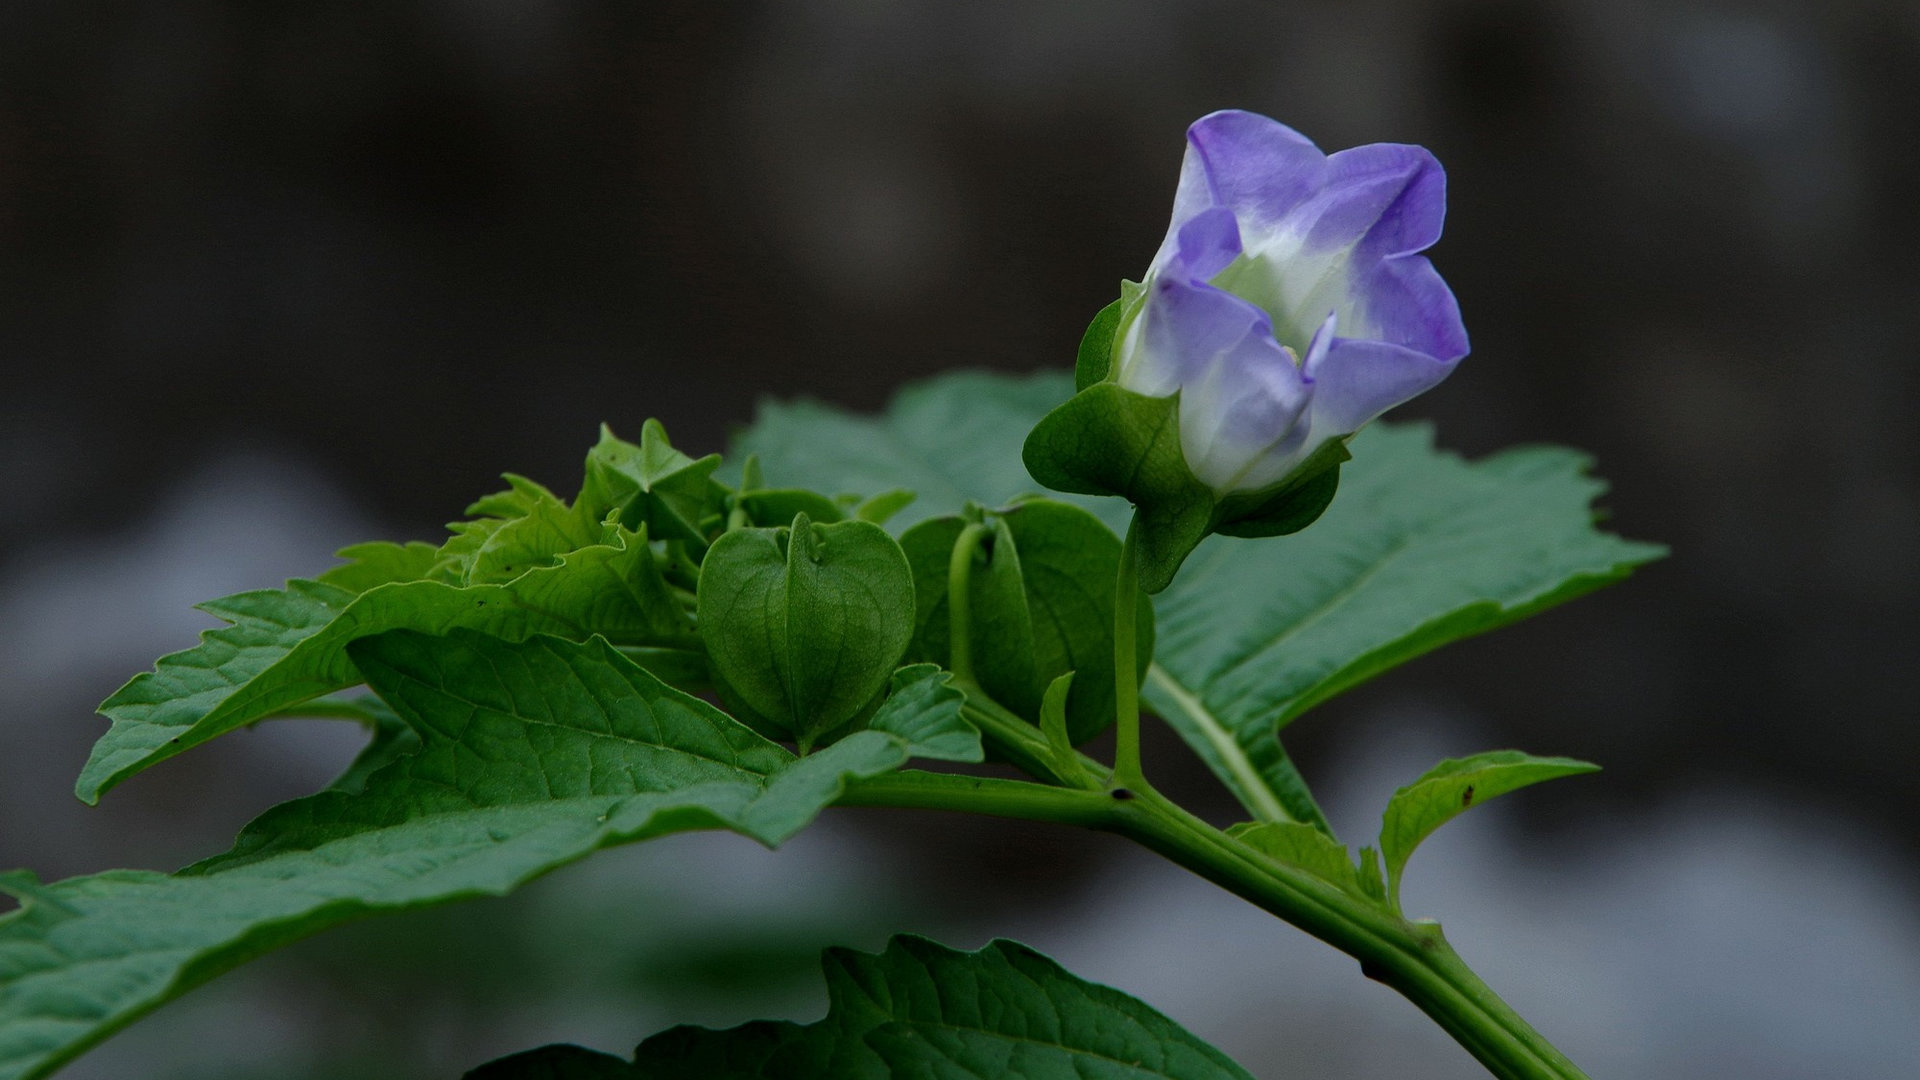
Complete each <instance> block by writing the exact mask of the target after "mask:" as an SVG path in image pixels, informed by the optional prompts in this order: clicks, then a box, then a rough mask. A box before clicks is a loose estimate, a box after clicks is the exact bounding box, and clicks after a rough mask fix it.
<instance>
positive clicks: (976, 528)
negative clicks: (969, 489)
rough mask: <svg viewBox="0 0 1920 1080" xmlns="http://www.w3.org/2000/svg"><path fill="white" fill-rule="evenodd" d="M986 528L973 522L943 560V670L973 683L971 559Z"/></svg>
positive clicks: (963, 530) (961, 533)
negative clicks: (945, 666) (945, 618)
mask: <svg viewBox="0 0 1920 1080" xmlns="http://www.w3.org/2000/svg"><path fill="white" fill-rule="evenodd" d="M985 535H987V527H986V526H985V525H982V524H980V523H979V522H977V521H976V522H974V523H972V524H970V525H968V526H967V527H966V528H964V529H961V530H960V535H959V537H958V538H957V539H955V540H954V542H953V555H952V556H951V557H949V558H948V560H947V628H948V634H947V650H948V652H947V670H949V671H951V672H953V674H954V676H955V677H956V678H958V679H960V680H961V681H964V682H973V681H974V678H973V592H972V589H973V556H974V553H976V552H978V551H979V550H980V538H981V537H983V536H985Z"/></svg>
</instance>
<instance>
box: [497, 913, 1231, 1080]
mask: <svg viewBox="0 0 1920 1080" xmlns="http://www.w3.org/2000/svg"><path fill="white" fill-rule="evenodd" d="M824 966H825V968H826V974H827V996H828V1001H829V1004H828V1006H827V1015H826V1018H825V1019H823V1020H821V1021H819V1022H818V1023H815V1024H810V1025H806V1026H804V1027H803V1026H801V1025H798V1024H793V1023H785V1022H768V1021H760V1022H757V1023H751V1024H746V1025H743V1026H741V1027H737V1028H733V1029H731V1030H728V1031H710V1030H707V1029H704V1028H692V1027H679V1028H673V1029H671V1030H669V1031H665V1032H662V1033H661V1034H659V1035H655V1036H654V1037H652V1038H650V1039H648V1040H647V1041H646V1042H644V1043H641V1044H640V1048H639V1050H638V1051H636V1053H635V1055H634V1062H633V1064H632V1065H631V1066H628V1069H629V1070H630V1071H627V1072H619V1071H614V1070H613V1068H612V1065H611V1064H610V1063H609V1062H608V1061H607V1060H606V1059H604V1058H603V1057H601V1056H599V1055H592V1054H589V1053H586V1052H582V1051H579V1050H578V1049H577V1048H567V1047H550V1048H547V1049H546V1050H543V1051H535V1052H533V1053H532V1054H523V1055H516V1056H515V1057H514V1058H508V1059H504V1060H503V1061H500V1062H496V1063H494V1065H491V1066H486V1067H483V1068H482V1069H480V1070H476V1071H475V1072H473V1073H470V1074H468V1075H469V1080H540V1078H548V1077H550V1078H552V1080H601V1078H605V1080H668V1078H680V1077H699V1078H700V1080H818V1078H822V1077H833V1078H834V1080H887V1078H889V1077H900V1076H926V1077H936V1076H937V1077H941V1078H942V1080H1067V1078H1076V1077H1098V1078H1110V1080H1251V1078H1250V1077H1249V1076H1248V1074H1247V1073H1246V1071H1245V1070H1243V1069H1241V1068H1240V1067H1239V1066H1238V1065H1235V1064H1234V1063H1233V1062H1232V1061H1231V1060H1229V1059H1228V1058H1227V1057H1226V1055H1224V1054H1222V1053H1220V1051H1218V1050H1215V1049H1214V1048H1213V1047H1211V1046H1208V1045H1207V1044H1206V1043H1204V1042H1202V1041H1200V1040H1199V1039H1197V1038H1195V1037H1194V1036H1193V1035H1192V1034H1190V1033H1188V1032H1187V1031H1185V1030H1183V1029H1182V1028H1181V1027H1180V1026H1179V1025H1177V1024H1175V1023H1174V1022H1173V1021H1171V1020H1169V1019H1167V1018H1166V1017H1165V1016H1162V1015H1161V1014H1159V1013H1157V1012H1155V1011H1154V1010H1153V1009H1151V1008H1149V1007H1148V1006H1146V1005H1144V1004H1142V1003H1141V1002H1140V1001H1138V1000H1136V999H1134V998H1131V997H1129V996H1127V995H1126V994H1123V993H1120V992H1119V991H1117V990H1111V989H1108V988H1107V987H1104V986H1099V985H1096V984H1094V983H1090V982H1086V981H1085V980H1082V979H1078V978H1075V977H1074V976H1073V975H1071V974H1069V973H1067V972H1066V971H1065V970H1064V969H1062V968H1061V967H1060V965H1058V964H1056V963H1054V962H1053V961H1052V960H1049V959H1047V958H1046V957H1044V956H1042V955H1040V954H1039V953H1037V952H1034V951H1033V950H1032V949H1029V948H1027V947H1026V946H1024V945H1019V944H1016V943H1014V942H1011V941H995V942H992V943H991V944H989V945H987V946H986V947H985V948H983V949H981V950H979V951H978V952H971V953H965V952H958V951H955V950H952V949H948V948H945V947H944V946H941V945H938V944H935V943H934V942H931V941H928V940H926V939H925V938H919V937H913V936H909V935H902V936H900V937H896V938H894V939H893V941H892V942H891V943H889V944H888V946H887V949H886V951H885V952H883V953H881V954H879V955H878V956H870V955H866V954H863V953H856V952H851V951H848V950H845V949H830V950H828V951H827V954H826V957H825V960H824ZM510 1064H511V1065H512V1066H513V1067H512V1068H507V1066H509V1065H510ZM541 1069H548V1070H554V1071H547V1072H541V1071H538V1070H541ZM594 1069H601V1070H606V1071H602V1072H594V1071H591V1070H594ZM564 1070H575V1071H564Z"/></svg>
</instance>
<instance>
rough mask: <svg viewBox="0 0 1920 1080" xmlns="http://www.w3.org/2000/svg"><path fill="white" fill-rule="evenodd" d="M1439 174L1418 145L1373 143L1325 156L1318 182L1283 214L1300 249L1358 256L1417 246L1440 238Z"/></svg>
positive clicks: (1442, 177) (1443, 184)
mask: <svg viewBox="0 0 1920 1080" xmlns="http://www.w3.org/2000/svg"><path fill="white" fill-rule="evenodd" d="M1446 210H1447V174H1446V171H1445V170H1443V169H1441V168H1440V163H1439V162H1438V161H1435V160H1434V157H1433V155H1432V154H1430V153H1428V152H1427V150H1426V149H1425V148H1424V147H1419V146H1403V145H1400V144H1397V143H1374V144H1372V145H1370V146H1356V147H1354V148H1353V149H1351V150H1342V151H1340V152H1339V153H1337V154H1334V155H1333V156H1332V157H1330V158H1328V159H1327V171H1326V176H1325V180H1324V182H1323V186H1322V187H1321V189H1320V190H1319V191H1318V192H1316V193H1315V194H1314V196H1313V197H1312V198H1311V199H1308V200H1306V201H1305V202H1303V203H1302V204H1301V205H1300V206H1299V207H1297V208H1296V209H1295V210H1294V211H1293V213H1292V214H1291V215H1290V216H1289V224H1290V225H1291V227H1292V229H1293V230H1294V231H1295V232H1297V233H1299V234H1301V235H1302V236H1304V238H1305V240H1306V244H1305V246H1306V248H1307V249H1308V250H1326V249H1329V248H1352V249H1355V251H1354V257H1355V259H1356V260H1359V261H1372V260H1374V259H1381V258H1390V257H1392V256H1395V255H1403V254H1407V253H1409V252H1415V251H1423V250H1425V249H1427V248H1429V247H1431V246H1433V244H1434V243H1435V242H1436V241H1438V240H1439V239H1440V227H1441V225H1442V224H1443V223H1444V221H1445V219H1446Z"/></svg>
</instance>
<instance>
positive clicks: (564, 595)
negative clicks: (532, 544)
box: [75, 531, 691, 803]
mask: <svg viewBox="0 0 1920 1080" xmlns="http://www.w3.org/2000/svg"><path fill="white" fill-rule="evenodd" d="M615 540H616V542H615V543H612V544H599V545H594V546H592V547H587V548H582V549H580V550H578V551H575V552H573V553H571V554H569V555H567V556H566V557H564V558H563V559H561V561H560V562H559V564H558V565H555V566H551V567H545V568H541V569H535V570H531V571H527V572H525V573H523V574H520V575H518V576H516V577H515V578H514V579H513V580H512V581H509V582H506V583H503V584H490V585H475V586H471V587H468V588H459V587H456V586H453V585H449V584H446V583H444V582H440V581H408V582H394V583H391V584H387V585H381V586H377V587H375V588H373V589H370V590H368V591H367V592H365V593H361V594H359V595H357V596H356V595H355V594H354V593H352V592H351V591H349V590H347V589H343V588H340V587H338V586H335V585H329V584H324V583H321V582H317V581H303V580H294V581H290V582H288V583H287V587H286V588H285V589H263V590H260V591H256V592H246V593H239V594H236V595H234V596H229V597H225V598H223V599H220V600H214V601H211V602H209V603H206V604H202V605H201V608H202V610H205V611H208V612H210V613H212V614H214V615H217V616H219V617H220V618H222V619H225V620H226V621H227V622H229V623H231V624H232V625H230V626H225V627H221V628H219V629H216V630H209V631H208V632H206V633H205V634H203V635H201V643H200V645H198V646H197V647H195V648H192V649H188V650H186V651H184V652H178V653H173V654H172V655H170V656H165V657H162V658H161V659H160V662H159V663H158V664H157V665H156V667H155V669H154V670H153V671H151V672H147V673H145V674H141V675H137V676H135V677H134V678H133V680H132V681H131V682H129V683H127V684H126V685H125V686H123V687H121V688H120V690H119V691H117V692H116V693H115V694H114V695H113V696H112V697H110V698H108V699H107V700H106V701H105V702H104V703H102V704H101V706H100V711H101V712H102V713H104V714H105V715H106V716H107V717H108V718H109V719H111V720H112V721H113V726H112V727H111V728H110V729H109V730H108V731H107V733H106V734H105V735H103V736H101V738H100V741H99V742H97V743H95V744H94V747H93V753H92V755H91V756H90V757H89V758H88V759H87V764H86V767H85V768H84V769H83V770H82V771H81V773H80V779H79V782H78V784H77V785H76V786H75V794H77V795H78V796H79V797H80V798H81V799H82V800H84V801H85V802H88V803H93V802H97V801H98V800H99V798H100V796H101V794H103V793H104V792H106V791H107V790H108V789H110V788H112V787H113V786H114V785H115V784H118V783H119V782H120V781H122V780H124V779H126V778H127V777H129V776H132V775H133V774H134V773H137V772H139V771H141V770H143V769H145V768H147V767H149V766H151V765H153V764H155V763H156V762H160V761H164V760H166V759H167V758H170V757H172V756H174V755H175V754H178V753H181V752H183V751H185V750H188V749H190V748H192V747H194V746H198V745H199V744H201V743H204V742H206V741H207V740H209V739H212V738H215V737H217V736H220V735H223V734H225V733H227V732H229V731H232V730H234V729H235V728H238V727H241V726H242V725H245V724H248V723H251V722H252V721H254V720H258V719H260V718H261V717H264V716H270V715H272V714H273V713H276V712H279V711H281V710H283V709H285V708H287V707H289V706H291V705H294V704H296V703H298V702H301V701H305V700H307V699H308V698H312V697H316V696H318V695H320V694H326V693H331V692H333V691H335V690H340V689H343V688H345V687H348V686H352V685H354V684H356V683H358V682H360V681H361V677H360V672H359V670H358V669H357V668H355V667H354V664H353V661H352V660H351V659H349V658H348V656H347V653H346V646H347V644H348V643H349V642H351V641H352V640H354V639H355V638H359V637H364V636H367V635H369V634H377V633H381V632H383V631H387V630H394V629H400V628H412V629H417V630H427V631H444V630H448V629H451V628H454V627H466V628H469V629H474V630H482V631H485V632H486V633H489V634H492V635H494V636H496V637H502V638H510V639H519V638H525V637H528V636H530V635H532V634H558V635H562V636H565V637H570V638H574V639H584V638H586V637H589V636H591V635H593V634H604V635H606V636H607V637H608V638H610V639H612V640H613V641H615V642H617V643H622V644H629V643H630V644H647V643H657V642H664V641H679V640H681V639H684V638H685V637H686V635H688V634H689V633H690V632H691V624H690V622H689V620H688V619H687V615H686V612H685V610H684V609H683V608H682V607H681V605H680V603H679V601H677V600H675V599H674V598H673V597H672V595H671V594H670V593H668V592H667V589H666V585H665V583H664V582H662V581H661V580H660V575H659V572H658V570H657V569H656V568H655V567H654V563H653V555H652V553H651V551H650V550H649V549H648V547H647V543H646V536H645V534H644V533H639V534H632V533H626V532H624V531H621V532H620V533H619V534H618V535H617V536H616V537H615Z"/></svg>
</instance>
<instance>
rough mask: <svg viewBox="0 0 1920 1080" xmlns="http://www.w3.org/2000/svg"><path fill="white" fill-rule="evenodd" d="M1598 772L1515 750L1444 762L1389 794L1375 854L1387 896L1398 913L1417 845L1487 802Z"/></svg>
mask: <svg viewBox="0 0 1920 1080" xmlns="http://www.w3.org/2000/svg"><path fill="white" fill-rule="evenodd" d="M1599 770H1600V766H1598V765H1594V764H1591V763H1589V762H1585V761H1576V760H1574V759H1573V758H1563V757H1533V756H1531V755H1529V754H1523V753H1521V752H1520V751H1518V750H1489V751H1488V752H1486V753H1484V754H1475V755H1473V756H1472V757H1466V758H1448V759H1447V760H1445V761H1442V762H1441V763H1440V764H1438V765H1435V766H1434V767H1433V768H1431V769H1428V770H1427V771H1426V773H1425V775H1423V776H1421V777H1420V779H1418V780H1415V781H1414V782H1413V783H1411V784H1409V785H1407V786H1406V787H1403V788H1401V789H1399V790H1398V791H1395V792H1394V793H1393V798H1392V799H1391V800H1389V801H1388V802H1387V812H1386V815H1385V817H1384V819H1383V820H1382V821H1381V824H1380V854H1381V855H1382V856H1383V858H1384V859H1385V862H1386V864H1387V896H1388V898H1389V899H1390V900H1391V902H1392V904H1393V906H1394V908H1395V909H1396V910H1397V909H1398V908H1399V907H1400V874H1401V871H1402V870H1404V869H1405V868H1406V865H1407V859H1408V857H1410V856H1411V855H1412V854H1413V849H1414V848H1416V847H1418V846H1419V844H1420V841H1422V840H1425V839H1426V838H1427V837H1428V836H1431V835H1432V834H1433V830H1435V829H1437V828H1439V827H1440V826H1442V825H1445V824H1446V823H1447V822H1449V821H1452V820H1453V819H1454V818H1455V817H1457V816H1459V815H1460V814H1462V813H1464V812H1466V810H1467V809H1468V808H1469V807H1472V806H1478V805H1479V804H1481V803H1483V802H1486V801H1487V800H1488V799H1492V798H1495V797H1497V796H1500V795H1505V794H1506V793H1507V792H1509V791H1515V790H1517V789H1519V788H1523V787H1526V786H1527V785H1529V784H1537V783H1539V782H1540V781H1542V780H1552V779H1554V778H1556V777H1561V776H1574V775H1577V774H1579V773H1590V772H1598V771H1599Z"/></svg>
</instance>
